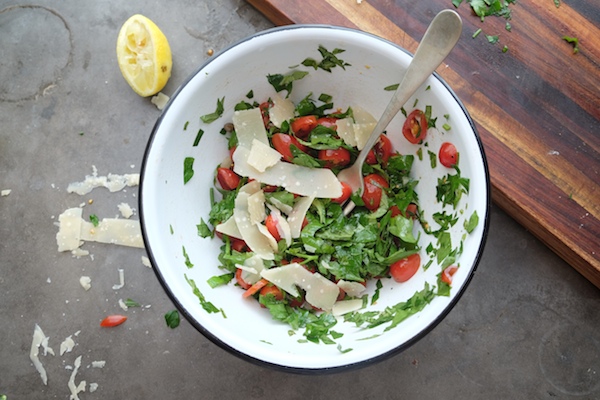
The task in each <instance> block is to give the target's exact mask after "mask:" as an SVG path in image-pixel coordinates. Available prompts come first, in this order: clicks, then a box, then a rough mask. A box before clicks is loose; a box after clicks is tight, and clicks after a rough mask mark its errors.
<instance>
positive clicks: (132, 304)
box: [125, 299, 142, 307]
mask: <svg viewBox="0 0 600 400" xmlns="http://www.w3.org/2000/svg"><path fill="white" fill-rule="evenodd" d="M125 305H126V306H127V307H141V306H142V305H141V304H140V303H138V302H137V301H134V300H131V299H127V300H125Z"/></svg>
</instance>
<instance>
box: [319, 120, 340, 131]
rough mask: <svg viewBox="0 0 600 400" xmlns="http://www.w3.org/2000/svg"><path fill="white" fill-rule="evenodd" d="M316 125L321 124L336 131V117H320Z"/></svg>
mask: <svg viewBox="0 0 600 400" xmlns="http://www.w3.org/2000/svg"><path fill="white" fill-rule="evenodd" d="M317 125H323V126H324V127H326V128H329V129H333V130H334V131H337V118H334V117H321V118H319V119H318V120H317Z"/></svg>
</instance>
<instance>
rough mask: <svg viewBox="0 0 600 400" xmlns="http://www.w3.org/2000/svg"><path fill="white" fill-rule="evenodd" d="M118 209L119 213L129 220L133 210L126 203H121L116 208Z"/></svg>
mask: <svg viewBox="0 0 600 400" xmlns="http://www.w3.org/2000/svg"><path fill="white" fill-rule="evenodd" d="M117 207H118V208H119V212H120V213H121V215H122V216H123V217H124V218H129V217H131V216H132V215H133V209H132V208H131V206H130V205H129V204H127V203H121V204H119V205H118V206H117Z"/></svg>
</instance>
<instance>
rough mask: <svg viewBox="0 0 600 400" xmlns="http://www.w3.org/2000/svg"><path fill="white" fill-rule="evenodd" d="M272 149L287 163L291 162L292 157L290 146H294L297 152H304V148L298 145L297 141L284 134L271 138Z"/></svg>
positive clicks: (277, 134)
mask: <svg viewBox="0 0 600 400" xmlns="http://www.w3.org/2000/svg"><path fill="white" fill-rule="evenodd" d="M271 141H272V142H273V147H274V148H275V150H277V151H278V152H279V153H281V155H282V156H283V159H284V160H285V161H287V162H292V160H293V159H294V155H293V154H292V149H291V148H290V146H292V145H293V146H296V147H297V148H298V149H299V150H301V151H303V152H306V146H304V145H303V144H300V142H298V139H296V138H295V137H293V136H291V135H287V134H285V133H276V134H274V135H273V137H272V138H271Z"/></svg>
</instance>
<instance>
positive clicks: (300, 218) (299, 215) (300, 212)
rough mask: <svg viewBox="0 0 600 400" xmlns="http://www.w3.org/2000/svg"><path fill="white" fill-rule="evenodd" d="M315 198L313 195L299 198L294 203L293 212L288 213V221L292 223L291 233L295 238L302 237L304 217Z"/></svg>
mask: <svg viewBox="0 0 600 400" xmlns="http://www.w3.org/2000/svg"><path fill="white" fill-rule="evenodd" d="M314 199H315V198H314V197H312V196H311V197H302V198H300V199H298V200H297V201H296V203H295V204H294V207H293V209H292V212H291V213H290V214H289V215H288V219H287V221H288V223H289V224H290V233H291V235H292V238H293V239H297V238H299V237H300V232H301V231H302V224H303V223H304V218H305V217H306V213H307V212H308V209H309V208H310V206H311V204H312V202H313V200H314Z"/></svg>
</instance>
